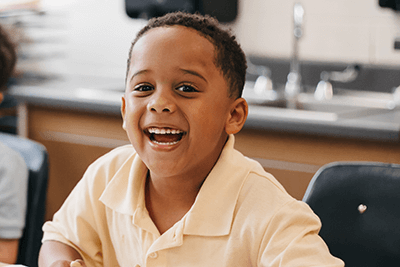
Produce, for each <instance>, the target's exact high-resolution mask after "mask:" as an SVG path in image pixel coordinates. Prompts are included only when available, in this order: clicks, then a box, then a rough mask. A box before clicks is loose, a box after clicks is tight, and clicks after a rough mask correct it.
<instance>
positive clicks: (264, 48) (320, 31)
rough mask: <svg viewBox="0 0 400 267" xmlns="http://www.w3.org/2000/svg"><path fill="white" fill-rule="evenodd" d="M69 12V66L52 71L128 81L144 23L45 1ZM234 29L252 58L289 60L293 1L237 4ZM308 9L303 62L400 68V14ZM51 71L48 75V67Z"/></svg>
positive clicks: (83, 5)
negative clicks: (398, 46) (399, 46)
mask: <svg viewBox="0 0 400 267" xmlns="http://www.w3.org/2000/svg"><path fill="white" fill-rule="evenodd" d="M42 2H43V5H44V7H45V8H47V9H50V10H54V12H63V14H64V15H63V16H57V17H58V18H62V21H63V25H64V28H63V30H62V31H61V32H62V33H63V36H64V39H65V42H64V44H63V50H64V51H65V52H64V53H65V55H64V58H65V60H64V61H63V62H61V63H60V62H59V63H58V64H56V62H55V63H54V64H53V65H52V67H51V68H50V69H51V70H53V71H56V70H62V71H63V72H67V73H82V74H94V75H102V76H110V77H121V78H122V77H124V75H125V67H126V59H127V53H128V49H129V46H130V42H131V40H132V39H133V37H134V35H135V33H136V32H137V31H138V29H139V28H141V27H142V26H143V25H144V23H145V22H144V21H142V20H132V19H130V18H128V17H127V16H126V14H125V11H124V0H85V1H78V0H42ZM239 2H240V6H239V15H238V18H237V20H236V21H235V22H234V23H232V24H231V25H228V26H231V27H232V28H233V30H234V32H236V34H237V36H238V39H239V41H240V42H241V44H242V46H243V48H244V50H245V51H246V53H248V54H256V55H262V56H270V57H282V58H288V57H290V55H291V51H292V41H293V38H292V9H293V4H294V2H295V1H294V0H239ZM301 2H302V4H303V6H304V9H305V21H304V24H305V25H304V37H303V38H302V39H301V42H300V59H303V60H317V61H336V62H337V61H339V62H354V61H357V62H360V63H371V64H385V65H386V64H389V65H400V51H399V50H397V51H395V50H394V49H393V42H394V38H395V37H396V36H398V37H400V15H398V14H397V15H396V14H395V12H393V11H391V10H387V9H382V8H380V7H379V6H378V0H351V1H349V0H334V1H332V0H302V1H301ZM47 69H49V68H48V67H47Z"/></svg>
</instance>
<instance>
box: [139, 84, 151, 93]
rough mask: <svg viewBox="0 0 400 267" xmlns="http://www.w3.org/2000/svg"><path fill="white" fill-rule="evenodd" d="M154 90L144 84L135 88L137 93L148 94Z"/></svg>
mask: <svg viewBox="0 0 400 267" xmlns="http://www.w3.org/2000/svg"><path fill="white" fill-rule="evenodd" d="M151 90H153V87H152V86H151V85H147V84H143V85H139V86H136V87H135V91H139V92H148V91H151Z"/></svg>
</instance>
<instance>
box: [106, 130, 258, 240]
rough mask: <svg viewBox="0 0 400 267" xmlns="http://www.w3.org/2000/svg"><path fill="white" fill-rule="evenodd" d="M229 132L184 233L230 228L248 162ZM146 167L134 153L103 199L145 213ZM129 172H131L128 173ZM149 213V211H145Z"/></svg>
mask: <svg viewBox="0 0 400 267" xmlns="http://www.w3.org/2000/svg"><path fill="white" fill-rule="evenodd" d="M234 142H235V141H234V136H233V135H230V136H229V139H228V141H227V143H226V144H225V147H224V149H223V150H222V152H221V155H220V157H219V159H218V161H217V163H216V165H215V166H214V168H213V169H212V170H211V172H210V173H209V175H208V177H207V178H206V180H205V182H204V183H203V185H202V187H201V189H200V191H199V194H198V195H197V197H196V200H195V203H194V204H193V206H192V208H191V209H190V210H189V212H188V213H187V214H186V215H185V216H184V218H183V219H182V220H183V225H184V229H183V234H187V235H203V236H223V235H227V234H229V232H230V229H231V225H232V220H233V215H234V211H235V206H236V202H237V199H238V196H239V192H240V189H241V187H242V184H243V182H244V180H245V178H246V177H247V174H248V172H249V171H250V170H249V167H245V166H249V165H248V164H247V165H246V164H244V163H243V156H242V154H240V152H238V151H236V150H235V149H234ZM147 171H148V169H147V167H146V166H145V164H144V163H143V162H142V160H141V159H140V158H139V156H138V155H137V154H136V153H135V154H134V155H132V156H131V157H130V158H129V159H128V160H126V161H125V163H124V164H123V166H122V167H121V168H120V169H119V170H118V171H117V172H116V173H115V175H114V177H113V178H112V180H111V181H110V182H109V184H108V185H107V186H106V188H105V190H104V192H103V194H102V196H101V197H100V201H102V202H103V203H104V204H105V205H106V206H108V207H109V208H111V209H113V210H115V211H117V212H119V213H123V214H127V215H132V216H134V218H135V217H137V216H143V215H144V211H145V210H146V208H145V196H144V188H145V181H146V175H147ZM127 174H129V175H127ZM145 213H147V212H145Z"/></svg>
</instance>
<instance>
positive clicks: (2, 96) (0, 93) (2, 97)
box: [0, 92, 4, 104]
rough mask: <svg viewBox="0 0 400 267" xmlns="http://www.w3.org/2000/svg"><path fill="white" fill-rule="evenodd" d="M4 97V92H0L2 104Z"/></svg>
mask: <svg viewBox="0 0 400 267" xmlns="http://www.w3.org/2000/svg"><path fill="white" fill-rule="evenodd" d="M3 99H4V95H3V93H2V92H0V104H1V102H3Z"/></svg>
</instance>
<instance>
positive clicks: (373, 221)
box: [303, 162, 400, 267]
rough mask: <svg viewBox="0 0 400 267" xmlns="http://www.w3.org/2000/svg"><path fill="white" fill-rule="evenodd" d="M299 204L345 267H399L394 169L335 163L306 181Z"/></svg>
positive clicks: (398, 191) (399, 203)
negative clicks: (317, 223)
mask: <svg viewBox="0 0 400 267" xmlns="http://www.w3.org/2000/svg"><path fill="white" fill-rule="evenodd" d="M303 201H304V202H306V203H308V204H309V205H310V207H311V208H312V209H313V210H314V212H315V213H316V214H317V215H318V216H319V217H320V219H321V221H322V228H321V231H320V235H321V237H322V238H323V239H324V240H325V242H326V243H327V245H328V247H329V249H330V251H331V253H332V254H333V255H335V256H337V257H339V258H341V259H342V260H343V261H344V262H345V264H346V267H355V266H357V267H358V266H360V267H361V266H362V267H368V266H374V267H379V266H385V267H386V266H400V165H397V164H386V163H377V162H373V163H368V162H347V163H345V162H336V163H331V164H328V165H325V166H323V167H321V169H319V170H318V172H317V173H316V174H315V175H314V177H313V178H312V180H311V182H310V184H309V186H308V188H307V191H306V193H305V195H304V198H303Z"/></svg>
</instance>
